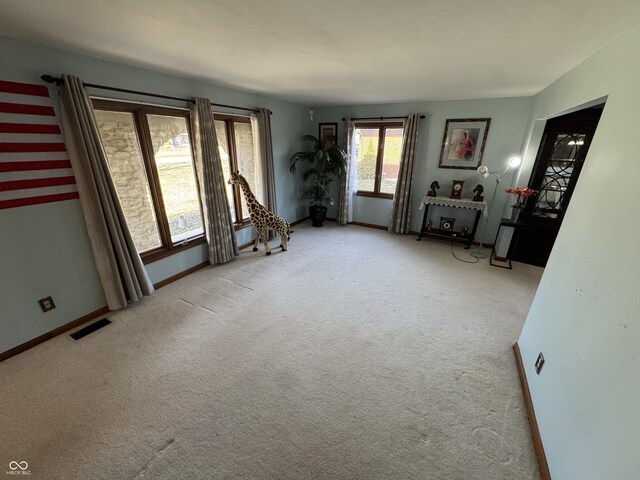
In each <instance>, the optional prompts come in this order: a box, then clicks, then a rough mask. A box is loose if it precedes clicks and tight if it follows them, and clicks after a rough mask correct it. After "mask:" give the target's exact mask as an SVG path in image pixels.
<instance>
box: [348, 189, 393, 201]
mask: <svg viewBox="0 0 640 480" xmlns="http://www.w3.org/2000/svg"><path fill="white" fill-rule="evenodd" d="M356 195H358V196H359V197H372V198H384V199H388V200H393V194H392V193H375V192H364V191H360V190H358V191H357V192H356Z"/></svg>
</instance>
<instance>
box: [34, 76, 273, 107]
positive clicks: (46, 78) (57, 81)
mask: <svg viewBox="0 0 640 480" xmlns="http://www.w3.org/2000/svg"><path fill="white" fill-rule="evenodd" d="M40 78H41V79H42V80H44V81H45V82H47V83H55V84H56V85H57V86H60V85H62V84H63V83H64V80H62V79H61V78H57V77H53V76H51V75H42V76H41V77H40ZM82 83H83V85H84V86H85V87H90V88H98V89H100V90H111V91H113V92H123V93H133V94H136V95H146V96H147V97H155V98H164V99H166V100H178V101H180V102H187V103H195V101H194V100H193V99H190V98H180V97H170V96H168V95H159V94H157V93H150V92H141V91H139V90H128V89H126V88H117V87H109V86H106V85H96V84H94V83H84V82H82ZM211 105H213V106H214V107H225V108H234V109H236V110H248V111H250V112H255V113H258V110H256V109H255V108H247V107H236V106H235V105H225V104H223V103H213V102H211ZM269 113H271V114H273V112H272V111H271V110H269Z"/></svg>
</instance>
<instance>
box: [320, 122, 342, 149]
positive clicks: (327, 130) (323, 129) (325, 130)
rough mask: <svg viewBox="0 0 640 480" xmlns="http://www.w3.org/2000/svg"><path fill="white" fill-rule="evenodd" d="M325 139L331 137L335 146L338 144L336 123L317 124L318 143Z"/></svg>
mask: <svg viewBox="0 0 640 480" xmlns="http://www.w3.org/2000/svg"><path fill="white" fill-rule="evenodd" d="M326 137H330V138H331V137H333V141H334V142H335V144H336V145H337V144H338V124H337V123H320V124H318V140H320V143H322V142H323V140H324V139H325V138H326Z"/></svg>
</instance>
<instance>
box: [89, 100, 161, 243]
mask: <svg viewBox="0 0 640 480" xmlns="http://www.w3.org/2000/svg"><path fill="white" fill-rule="evenodd" d="M95 115H96V121H97V122H98V130H99V131H100V137H101V138H102V144H103V145H104V149H105V152H106V154H107V162H108V164H109V171H110V173H111V178H112V179H113V183H114V184H115V187H116V192H117V194H118V199H119V200H120V205H121V206H122V210H123V212H124V217H125V219H126V221H127V226H128V227H129V230H130V232H131V236H132V237H133V243H135V246H136V249H137V250H138V252H140V253H142V252H145V251H148V250H151V249H154V248H157V247H161V246H162V241H161V240H160V233H159V231H158V221H157V219H156V213H155V210H154V208H153V202H152V200H151V191H150V189H149V182H148V179H147V175H146V170H145V167H144V161H143V159H142V152H141V150H140V142H139V140H138V135H137V133H136V129H135V125H134V121H133V115H132V114H131V113H128V112H111V111H106V110H95Z"/></svg>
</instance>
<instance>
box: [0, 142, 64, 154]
mask: <svg viewBox="0 0 640 480" xmlns="http://www.w3.org/2000/svg"><path fill="white" fill-rule="evenodd" d="M64 151H65V147H64V143H27V142H21V143H0V152H64Z"/></svg>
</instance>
